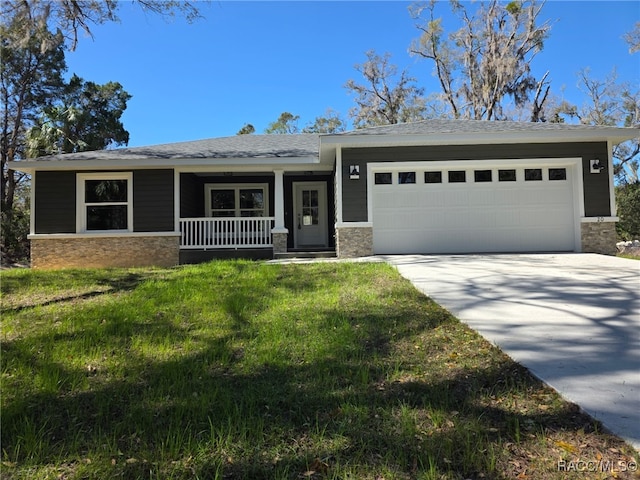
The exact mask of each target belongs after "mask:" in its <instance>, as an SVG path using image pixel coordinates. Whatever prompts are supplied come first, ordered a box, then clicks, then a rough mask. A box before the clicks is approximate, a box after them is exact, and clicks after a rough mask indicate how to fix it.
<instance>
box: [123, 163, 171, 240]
mask: <svg viewBox="0 0 640 480" xmlns="http://www.w3.org/2000/svg"><path fill="white" fill-rule="evenodd" d="M173 208H174V201H173V170H136V171H134V172H133V230H134V231H136V232H172V231H173V230H174V228H175V225H174V212H173Z"/></svg>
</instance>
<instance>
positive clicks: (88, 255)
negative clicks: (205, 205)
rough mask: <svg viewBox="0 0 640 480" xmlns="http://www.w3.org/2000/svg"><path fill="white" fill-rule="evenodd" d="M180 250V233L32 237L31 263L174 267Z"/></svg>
mask: <svg viewBox="0 0 640 480" xmlns="http://www.w3.org/2000/svg"><path fill="white" fill-rule="evenodd" d="M179 254H180V237H179V236H178V235H162V236H136V235H131V236H128V235H126V236H113V237H107V236H96V237H91V236H82V237H78V238H73V237H63V238H54V237H48V238H32V239H31V267H32V268H36V269H56V268H93V267H95V268H103V267H150V266H157V267H173V266H175V265H178V263H179V260H180V258H179Z"/></svg>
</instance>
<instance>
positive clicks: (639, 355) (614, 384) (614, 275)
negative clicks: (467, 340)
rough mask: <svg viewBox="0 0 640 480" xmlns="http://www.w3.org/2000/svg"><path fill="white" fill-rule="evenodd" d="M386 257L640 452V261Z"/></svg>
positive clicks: (568, 256)
mask: <svg viewBox="0 0 640 480" xmlns="http://www.w3.org/2000/svg"><path fill="white" fill-rule="evenodd" d="M382 258H384V259H385V260H386V261H388V262H389V263H391V264H392V265H395V266H396V267H397V268H398V271H399V272H400V274H401V275H403V276H404V277H406V278H408V279H409V280H411V282H413V284H414V285H415V286H416V287H417V288H418V289H419V290H421V291H422V292H424V293H425V294H426V295H428V296H429V297H431V298H433V299H434V300H435V301H436V302H437V303H439V304H440V305H442V306H443V307H445V308H447V309H448V310H449V311H450V312H451V313H453V314H454V315H455V316H457V317H458V318H459V319H460V320H462V321H463V322H465V323H467V324H468V325H469V326H471V327H472V328H473V329H475V330H476V331H478V332H479V333H480V334H482V335H483V336H484V337H485V338H487V339H488V340H489V341H490V342H492V343H494V344H496V345H498V346H499V347H500V348H501V349H502V350H503V351H504V352H505V353H507V354H508V355H509V356H510V357H511V358H513V359H514V360H516V361H517V362H519V363H521V364H522V365H524V366H526V367H527V368H529V370H531V372H533V374H534V375H536V376H537V377H538V378H540V379H541V380H543V381H544V382H546V383H547V384H548V385H550V386H552V387H553V388H555V389H556V390H557V391H558V392H560V394H561V395H562V396H563V397H564V398H566V399H567V400H570V401H572V402H575V403H577V404H578V405H580V406H581V407H582V408H583V409H584V410H585V411H586V412H587V413H589V414H590V415H591V416H593V417H594V418H597V419H598V420H600V421H601V422H602V423H603V424H604V426H605V427H607V428H608V429H609V430H610V431H612V432H613V433H615V434H616V435H619V436H621V437H622V438H624V439H626V440H627V441H628V442H629V443H631V444H632V445H633V446H634V447H635V448H636V449H640V261H636V260H629V259H622V258H615V257H607V256H603V255H595V254H530V255H523V254H504V255H433V256H431V255H397V256H396V255H393V256H383V257H382Z"/></svg>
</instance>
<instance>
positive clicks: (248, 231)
mask: <svg viewBox="0 0 640 480" xmlns="http://www.w3.org/2000/svg"><path fill="white" fill-rule="evenodd" d="M274 220H275V218H274V217H232V218H231V217H216V218H181V219H180V234H181V236H180V248H183V249H189V248H192V249H196V248H204V249H206V248H262V247H271V246H273V243H272V241H271V228H272V227H273V222H274Z"/></svg>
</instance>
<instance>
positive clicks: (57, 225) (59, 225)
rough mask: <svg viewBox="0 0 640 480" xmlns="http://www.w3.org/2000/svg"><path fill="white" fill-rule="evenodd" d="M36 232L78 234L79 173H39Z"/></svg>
mask: <svg viewBox="0 0 640 480" xmlns="http://www.w3.org/2000/svg"><path fill="white" fill-rule="evenodd" d="M33 210H34V215H35V233H42V234H46V233H75V231H76V173H75V172H36V173H35V205H34V208H33Z"/></svg>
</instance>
